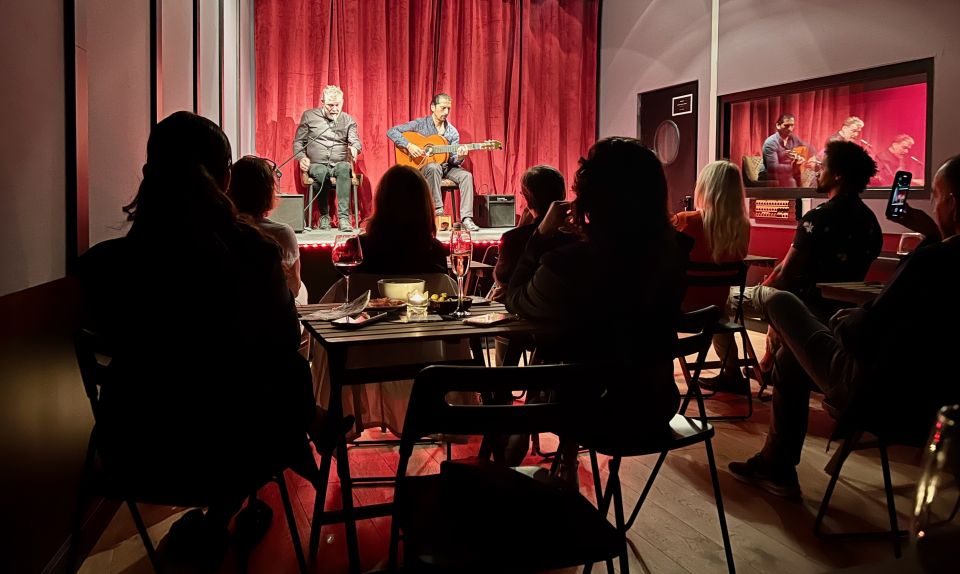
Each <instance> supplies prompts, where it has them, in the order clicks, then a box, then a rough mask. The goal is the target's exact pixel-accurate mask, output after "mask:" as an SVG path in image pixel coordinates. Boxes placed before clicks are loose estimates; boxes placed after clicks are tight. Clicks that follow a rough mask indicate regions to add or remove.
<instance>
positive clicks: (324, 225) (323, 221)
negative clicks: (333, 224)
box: [320, 215, 330, 231]
mask: <svg viewBox="0 0 960 574" xmlns="http://www.w3.org/2000/svg"><path fill="white" fill-rule="evenodd" d="M320 229H321V230H323V231H327V230H328V229H330V217H329V216H327V215H321V216H320Z"/></svg>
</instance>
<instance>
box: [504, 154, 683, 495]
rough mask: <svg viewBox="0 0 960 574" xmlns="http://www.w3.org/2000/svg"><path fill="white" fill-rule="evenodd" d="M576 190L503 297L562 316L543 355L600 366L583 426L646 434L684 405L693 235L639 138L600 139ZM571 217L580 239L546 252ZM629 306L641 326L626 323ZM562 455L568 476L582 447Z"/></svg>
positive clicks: (556, 206) (549, 317)
mask: <svg viewBox="0 0 960 574" xmlns="http://www.w3.org/2000/svg"><path fill="white" fill-rule="evenodd" d="M573 190H574V193H575V195H576V199H575V200H574V201H555V202H553V203H552V204H551V206H550V208H549V210H548V211H547V213H546V215H545V217H544V218H543V220H542V221H541V222H540V224H539V225H538V226H537V229H536V231H535V232H534V233H533V234H532V235H531V236H530V240H529V241H528V242H527V246H526V248H525V250H524V253H523V256H522V257H521V258H520V261H519V262H518V263H517V267H516V269H515V270H514V273H513V277H511V279H510V283H509V285H508V287H507V297H506V306H507V308H508V309H509V310H510V311H511V312H514V313H517V314H518V315H520V316H521V317H525V318H530V319H535V320H539V321H545V322H553V325H554V326H553V328H552V329H551V330H550V332H549V333H545V334H544V335H543V336H540V335H538V336H537V339H536V344H537V354H538V356H539V357H540V358H541V359H543V360H544V362H547V363H552V362H582V363H589V364H593V365H595V366H596V368H597V378H596V382H597V383H598V384H604V385H607V386H608V388H607V392H606V394H605V397H604V401H603V403H602V404H601V405H599V406H598V407H597V408H586V407H585V409H584V419H585V420H584V422H585V425H584V428H585V429H586V428H589V429H591V431H592V432H597V433H601V434H602V435H604V436H610V435H611V434H616V433H625V434H623V436H638V435H642V434H643V433H644V432H647V431H648V430H649V429H659V428H662V427H663V425H664V424H666V422H667V421H669V420H670V418H671V417H672V416H673V415H675V414H676V413H677V408H678V406H679V402H680V399H679V393H678V391H677V387H676V384H675V382H674V379H673V355H674V352H675V345H676V338H677V320H678V318H679V316H680V304H681V301H682V300H683V293H684V280H685V270H686V266H687V258H688V254H689V250H690V247H691V245H690V244H691V241H690V239H689V238H687V237H685V236H683V235H681V234H680V233H678V232H677V231H676V230H674V229H673V227H672V226H671V225H670V217H669V214H668V211H667V183H666V178H665V176H664V173H663V167H662V166H661V164H660V160H659V159H657V156H656V155H655V154H654V153H653V152H652V151H651V150H649V149H648V148H646V147H644V146H643V145H642V144H641V143H640V142H639V140H636V139H633V138H626V137H611V138H606V139H603V140H600V141H598V142H597V143H596V144H594V145H593V147H592V148H591V149H590V151H589V153H588V155H587V158H586V159H584V160H581V165H580V169H578V170H577V175H576V179H575V180H574V185H573ZM565 227H569V228H573V229H576V230H578V231H579V232H580V233H582V238H583V240H582V241H576V242H573V243H570V244H568V245H564V246H562V247H559V248H556V249H553V250H550V251H547V250H546V249H547V246H548V245H549V242H550V241H551V240H552V239H553V238H554V237H555V236H556V235H557V234H558V233H561V232H563V231H562V230H563V229H564V228H565ZM624 308H628V309H629V311H627V313H626V314H624V312H623V311H624ZM630 316H633V317H637V323H638V325H637V326H636V328H631V326H630V325H629V324H628V325H627V327H628V328H624V325H625V321H627V322H629V317H630ZM641 325H642V327H641ZM625 372H629V373H630V376H629V377H624V376H623V373H625ZM613 373H617V374H616V375H614V374H613ZM574 448H575V447H574ZM564 454H565V457H564V458H565V460H564V462H565V463H568V464H567V465H566V466H567V469H568V470H567V475H568V476H569V474H570V471H571V470H572V469H571V467H573V466H574V464H575V463H574V461H575V460H576V457H575V452H574V453H571V452H569V451H567V452H565V453H564ZM571 454H573V455H574V456H570V455H571ZM569 463H572V464H569Z"/></svg>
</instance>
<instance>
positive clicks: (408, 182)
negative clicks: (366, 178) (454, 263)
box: [356, 165, 447, 275]
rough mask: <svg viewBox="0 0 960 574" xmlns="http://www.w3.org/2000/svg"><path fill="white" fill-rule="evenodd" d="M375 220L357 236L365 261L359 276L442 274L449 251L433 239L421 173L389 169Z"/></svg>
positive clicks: (426, 189)
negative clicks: (367, 274) (376, 274)
mask: <svg viewBox="0 0 960 574" xmlns="http://www.w3.org/2000/svg"><path fill="white" fill-rule="evenodd" d="M373 202H374V203H373V216H372V217H371V218H370V221H368V222H367V229H366V233H364V234H362V235H361V236H360V244H361V246H362V247H363V263H361V264H360V265H359V266H358V267H357V271H356V272H357V273H379V274H383V275H396V274H403V273H446V272H447V252H446V249H445V248H444V247H443V244H442V243H440V242H439V241H437V238H436V235H437V224H436V220H435V219H434V215H433V201H432V200H431V199H430V188H429V187H427V180H425V179H424V178H423V175H422V174H421V173H420V171H418V170H416V169H414V168H412V167H409V166H401V165H395V166H393V167H391V168H390V169H388V170H387V171H386V173H384V174H383V177H382V178H380V183H378V184H377V192H376V194H374V200H373Z"/></svg>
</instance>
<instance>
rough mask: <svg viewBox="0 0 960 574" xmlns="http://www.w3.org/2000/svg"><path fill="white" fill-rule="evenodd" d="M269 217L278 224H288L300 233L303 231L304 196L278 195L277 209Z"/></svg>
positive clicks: (295, 194)
mask: <svg viewBox="0 0 960 574" xmlns="http://www.w3.org/2000/svg"><path fill="white" fill-rule="evenodd" d="M269 217H270V219H272V220H274V221H276V222H277V223H286V224H287V225H289V226H290V227H292V228H293V230H294V231H295V232H297V233H300V232H301V231H303V196H302V195H300V194H299V193H294V194H290V195H278V196H277V207H276V208H275V209H274V210H273V211H271V212H270V214H269Z"/></svg>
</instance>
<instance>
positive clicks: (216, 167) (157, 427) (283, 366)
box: [79, 112, 315, 547]
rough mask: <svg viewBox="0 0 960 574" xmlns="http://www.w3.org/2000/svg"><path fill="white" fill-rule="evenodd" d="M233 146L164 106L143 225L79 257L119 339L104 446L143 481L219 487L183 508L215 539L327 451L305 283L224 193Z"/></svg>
mask: <svg viewBox="0 0 960 574" xmlns="http://www.w3.org/2000/svg"><path fill="white" fill-rule="evenodd" d="M230 157H231V154H230V144H229V142H228V141H227V138H226V136H225V135H224V134H223V132H222V131H221V130H220V128H219V127H217V126H216V124H214V123H213V122H211V121H209V120H207V119H206V118H203V117H201V116H197V115H194V114H192V113H189V112H177V113H175V114H173V115H171V116H169V117H168V118H166V119H164V120H163V121H161V122H160V123H159V124H157V126H156V127H154V128H153V130H152V131H151V133H150V139H149V141H148V143H147V162H146V164H145V165H144V166H143V181H142V183H141V184H140V188H139V191H138V192H137V195H136V197H135V199H134V200H133V202H132V203H131V204H130V205H129V206H127V207H126V208H125V210H126V211H127V212H128V214H129V216H130V219H131V220H132V222H133V223H132V226H131V228H130V231H129V232H128V233H127V235H126V237H123V238H119V239H113V240H110V241H104V242H102V243H99V244H97V245H95V246H94V247H93V248H91V249H90V250H89V251H88V252H87V253H86V254H84V255H83V257H81V259H80V267H79V277H80V280H81V283H82V285H83V287H84V290H85V295H86V302H87V307H88V315H89V317H88V319H87V322H86V325H87V326H88V327H89V328H91V329H92V330H94V331H95V332H96V333H97V334H98V336H99V337H100V338H101V339H102V341H103V343H104V344H105V345H106V348H108V349H110V350H111V354H112V362H111V363H110V367H109V368H110V371H111V375H112V376H111V378H110V384H108V385H105V386H104V387H103V389H102V393H101V402H100V404H101V407H102V408H101V410H100V412H99V413H98V415H97V431H98V434H97V438H98V444H99V451H100V454H101V458H102V460H103V462H104V464H105V465H109V466H111V467H112V468H113V470H114V471H115V472H116V474H118V475H120V476H122V477H123V480H124V481H125V482H126V483H127V484H128V485H130V486H131V487H132V488H135V489H137V488H139V489H141V490H146V491H151V490H155V489H161V490H162V492H166V493H168V494H169V493H177V492H180V493H205V494H206V495H207V496H210V497H211V498H213V500H214V504H211V506H210V508H209V510H208V512H207V513H206V515H203V514H202V513H201V512H200V511H199V510H195V511H191V513H188V517H189V518H190V520H189V521H187V520H186V518H185V519H184V521H183V522H184V523H187V522H189V524H192V525H197V524H200V523H202V524H204V526H202V527H200V526H196V527H195V530H193V529H191V530H189V532H191V533H192V534H196V535H198V536H199V535H203V536H204V540H205V542H200V546H201V547H211V546H217V545H218V544H219V542H220V541H222V540H225V536H226V527H227V523H228V521H229V520H230V517H231V516H232V515H233V513H234V512H236V510H237V509H238V508H239V507H240V505H241V503H242V502H243V499H244V498H245V497H247V496H248V495H249V494H250V493H252V492H255V490H256V489H257V488H258V487H259V486H260V485H262V484H263V483H265V482H266V481H267V480H268V479H269V478H270V477H271V476H272V475H273V474H274V473H276V472H278V471H280V470H282V469H283V468H286V467H288V466H290V465H299V464H300V463H302V462H303V461H304V460H306V461H308V462H309V463H310V464H312V463H313V460H312V455H311V451H310V449H309V443H308V442H307V434H306V431H307V428H308V426H309V424H310V423H311V421H312V420H313V417H314V413H315V407H314V403H313V397H312V395H311V392H310V371H309V369H308V367H307V364H306V361H305V360H304V359H303V357H301V356H300V355H299V354H298V353H297V348H298V346H299V343H300V333H299V330H298V322H297V316H296V313H295V312H294V307H293V295H292V294H291V293H290V290H289V289H288V288H287V284H286V282H285V281H284V274H283V269H282V267H281V261H280V252H279V250H278V249H277V246H276V245H275V244H274V243H273V242H272V241H270V240H269V239H267V238H266V237H264V236H263V235H262V234H261V233H260V232H258V231H257V230H256V229H255V228H253V227H252V226H250V225H248V224H246V223H243V222H242V221H240V220H239V219H238V218H237V214H236V212H235V211H234V207H233V205H232V204H231V202H230V200H229V199H228V198H227V196H226V195H225V194H224V190H225V189H226V187H227V185H228V183H229V181H230ZM304 456H306V457H309V458H306V459H304V458H303V457H304ZM308 467H309V465H307V468H308ZM314 469H315V467H314ZM178 524H179V523H178ZM175 526H177V525H175ZM175 531H176V532H184V531H185V527H184V528H179V529H176V528H175V529H171V536H172V535H173V533H174V532H175ZM208 535H212V536H214V538H213V539H208V538H207V536H208ZM172 544H173V542H171V545H172Z"/></svg>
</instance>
